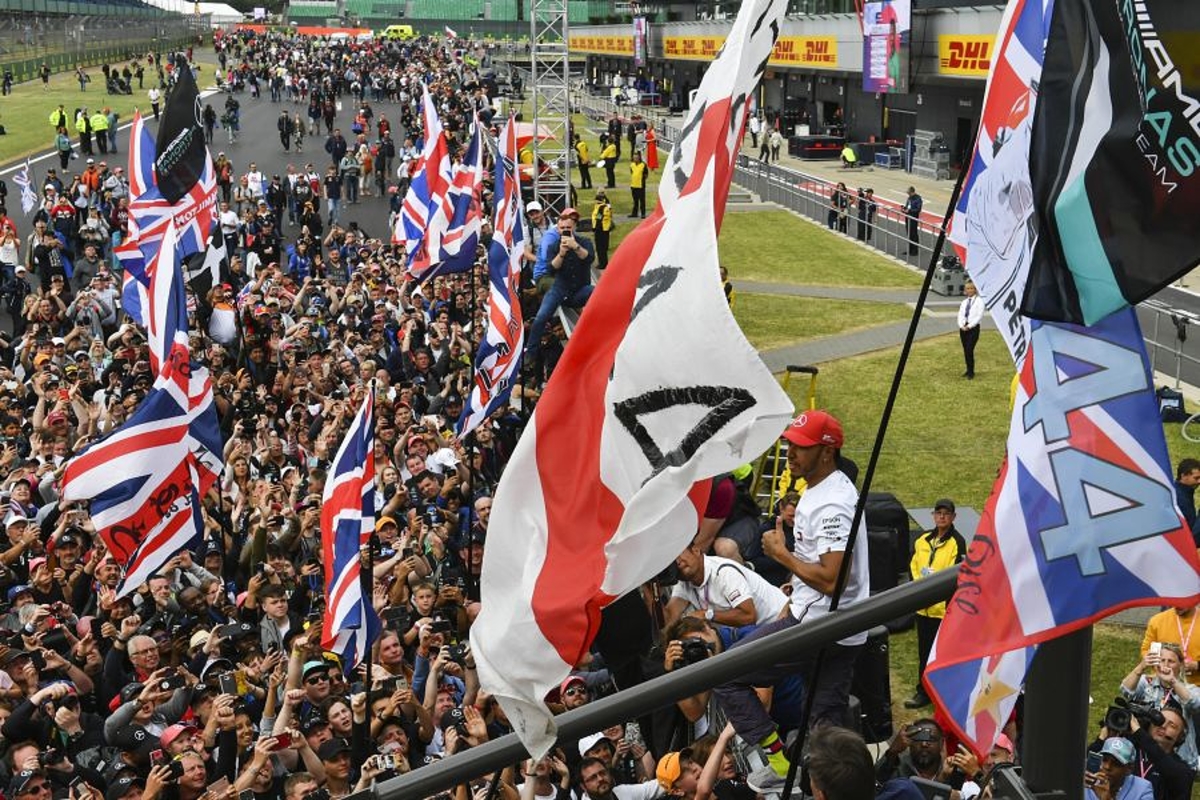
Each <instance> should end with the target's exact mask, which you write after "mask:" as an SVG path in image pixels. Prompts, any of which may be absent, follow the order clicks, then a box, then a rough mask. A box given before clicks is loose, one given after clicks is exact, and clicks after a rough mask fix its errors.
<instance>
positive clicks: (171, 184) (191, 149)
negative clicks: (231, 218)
mask: <svg viewBox="0 0 1200 800" xmlns="http://www.w3.org/2000/svg"><path fill="white" fill-rule="evenodd" d="M175 66H176V74H177V75H178V76H179V77H178V78H177V79H176V81H175V86H174V88H172V89H171V92H170V94H168V95H167V102H166V105H165V106H164V109H163V118H162V124H161V125H160V126H159V129H158V139H157V140H156V141H155V148H154V152H155V153H156V154H157V155H156V156H155V159H154V178H155V184H156V185H157V186H158V191H159V192H160V193H161V194H162V196H163V198H164V199H165V200H166V201H167V203H168V204H169V205H174V204H175V203H177V202H179V200H180V198H182V197H184V196H186V195H187V194H188V193H189V192H190V191H191V190H192V187H194V186H195V185H196V183H197V182H198V181H199V180H200V176H201V175H202V174H203V172H204V168H205V164H206V162H207V159H208V148H207V147H206V146H205V144H204V127H203V125H202V124H201V122H200V91H199V89H197V88H196V79H195V78H194V77H192V69H191V66H190V65H188V64H187V63H178V62H177V63H176V65H175ZM177 224H178V223H177ZM205 232H207V229H206V231H205Z"/></svg>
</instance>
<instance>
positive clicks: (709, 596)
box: [671, 556, 788, 625]
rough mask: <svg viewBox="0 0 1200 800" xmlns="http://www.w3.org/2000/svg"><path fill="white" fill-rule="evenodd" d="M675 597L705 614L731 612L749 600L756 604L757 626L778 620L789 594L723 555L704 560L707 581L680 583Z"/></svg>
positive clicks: (707, 557) (672, 592)
mask: <svg viewBox="0 0 1200 800" xmlns="http://www.w3.org/2000/svg"><path fill="white" fill-rule="evenodd" d="M671 597H673V598H674V597H678V598H680V599H682V600H685V601H686V602H687V603H688V605H690V606H691V607H692V608H698V609H700V610H701V611H704V610H705V609H708V608H711V609H712V610H713V611H728V610H729V609H731V608H737V607H738V606H740V605H741V604H742V603H744V602H746V600H747V599H751V600H753V601H754V624H756V625H759V624H762V623H763V622H768V621H769V620H772V619H774V618H775V617H776V616H778V614H779V610H780V609H781V608H783V606H784V605H785V604H786V603H787V601H788V598H787V595H786V594H784V593H783V590H782V589H780V588H779V587H778V586H772V585H771V584H770V583H769V582H768V581H767V580H766V579H765V578H763V577H762V576H761V575H759V574H758V573H757V572H755V571H754V570H752V569H748V568H746V567H744V566H742V565H741V564H739V563H737V562H736V561H734V560H732V559H728V558H721V557H719V556H705V557H704V580H703V582H702V583H701V584H700V585H699V586H696V585H695V584H693V583H692V582H691V581H683V580H681V581H679V583H677V584H675V587H674V588H673V589H672V590H671Z"/></svg>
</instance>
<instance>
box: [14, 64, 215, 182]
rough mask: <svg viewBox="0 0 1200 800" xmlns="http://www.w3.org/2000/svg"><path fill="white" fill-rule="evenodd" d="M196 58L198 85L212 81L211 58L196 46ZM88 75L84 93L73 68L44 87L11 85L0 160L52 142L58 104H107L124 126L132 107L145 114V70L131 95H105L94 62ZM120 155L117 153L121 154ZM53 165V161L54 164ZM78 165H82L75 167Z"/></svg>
mask: <svg viewBox="0 0 1200 800" xmlns="http://www.w3.org/2000/svg"><path fill="white" fill-rule="evenodd" d="M196 56H197V63H198V65H199V66H200V78H199V80H198V81H197V83H198V84H199V85H200V88H201V90H203V89H204V88H205V87H207V86H210V85H213V84H214V83H215V77H214V72H213V70H214V68H215V67H216V57H215V56H214V55H213V54H212V53H211V52H202V51H200V50H197V52H196ZM114 63H115V65H116V66H117V67H118V68H121V67H124V66H125V63H126V62H124V61H121V62H119V63H118V62H114ZM87 73H88V74H89V75H90V76H91V77H92V82H91V83H89V84H88V90H87V91H86V92H81V91H79V84H78V83H77V82H76V81H75V74H74V73H73V72H63V73H59V74H58V75H53V76H51V77H50V84H49V85H50V90H49V91H42V82H41V81H40V80H37V81H26V82H25V83H19V84H17V85H16V86H14V87H13V93H12V94H11V95H9V96H8V97H5V98H4V103H3V105H0V110H2V112H3V116H2V117H0V122H3V123H4V126H5V127H6V128H7V129H8V135H6V136H2V137H0V164H10V163H11V162H14V161H17V160H18V159H23V158H25V157H26V156H31V155H35V154H37V153H40V152H44V151H47V150H50V149H51V148H53V146H54V131H53V130H52V129H51V127H50V121H49V120H50V112H51V111H53V110H54V109H56V108H58V105H59V103H61V104H62V105H63V106H64V107H65V108H66V110H67V114H68V115H72V114H74V113H75V109H76V108H80V107H82V106H87V107H88V109H89V110H92V111H94V110H96V109H97V108H104V107H105V106H110V107H111V108H112V109H113V110H114V111H116V112H117V114H118V116H119V124H120V125H125V124H126V123H128V122H130V121H131V120H132V119H133V111H134V109H135V108H140V109H142V110H144V111H145V112H147V113H149V110H150V101H149V99H148V98H147V97H146V92H148V91H150V75H151V73H150V71H149V70H147V72H146V77H145V87H146V88H145V89H143V90H141V91H138V88H137V79H136V78H134V80H133V94H130V95H110V94H108V93H107V92H105V91H104V75H103V73H101V72H100V68H99V67H92V68H89V69H88V70H87ZM69 132H70V134H71V142H72V143H77V142H78V136H77V135H76V134H75V130H74V128H73V127H72V128H71V130H70V131H69ZM122 155H123V154H122ZM53 166H57V164H54V165H53ZM81 169H82V167H81ZM37 172H38V174H44V173H45V169H44V168H42V169H38V170H37Z"/></svg>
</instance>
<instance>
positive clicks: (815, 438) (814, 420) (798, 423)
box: [783, 411, 842, 448]
mask: <svg viewBox="0 0 1200 800" xmlns="http://www.w3.org/2000/svg"><path fill="white" fill-rule="evenodd" d="M783 438H785V439H787V440H788V441H789V442H791V443H792V444H795V445H799V446H800V447H815V446H817V445H819V444H827V445H829V446H831V447H838V448H840V447H841V446H842V423H840V422H838V421H837V418H836V417H834V416H833V415H831V414H830V413H829V412H828V411H805V412H804V413H803V414H801V415H800V416H798V417H796V418H795V419H794V420H792V424H791V425H788V426H787V430H785V431H784V432H783Z"/></svg>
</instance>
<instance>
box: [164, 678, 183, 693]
mask: <svg viewBox="0 0 1200 800" xmlns="http://www.w3.org/2000/svg"><path fill="white" fill-rule="evenodd" d="M184 686H187V678H186V677H185V676H183V675H172V676H171V677H169V678H163V679H162V680H161V681H159V682H158V690H159V691H160V692H173V691H175V690H176V689H182V688H183V687H184Z"/></svg>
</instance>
